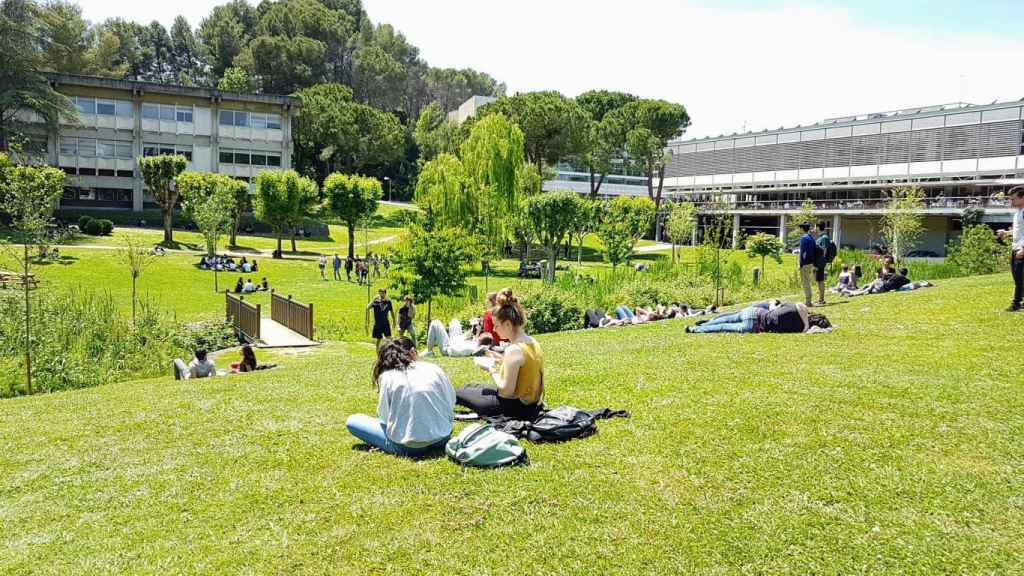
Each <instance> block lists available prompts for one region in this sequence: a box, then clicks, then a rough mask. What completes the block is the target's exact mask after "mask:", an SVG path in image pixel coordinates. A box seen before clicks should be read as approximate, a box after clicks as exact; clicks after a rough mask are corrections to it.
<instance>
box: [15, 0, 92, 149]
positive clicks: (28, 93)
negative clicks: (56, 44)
mask: <svg viewBox="0 0 1024 576" xmlns="http://www.w3.org/2000/svg"><path fill="white" fill-rule="evenodd" d="M45 37H46V36H45V33H44V30H43V29H42V28H41V20H40V19H39V18H38V10H37V8H36V5H35V4H33V3H32V2H30V1H29V0H3V2H2V3H0V54H3V57H2V58H0V150H7V149H8V140H9V138H10V137H11V135H12V134H15V133H17V132H18V131H20V130H21V128H22V123H21V120H20V119H19V116H18V115H19V113H22V112H24V111H31V112H34V113H36V114H38V115H39V116H41V117H42V118H43V120H44V121H46V123H47V124H49V125H51V126H56V124H57V122H58V121H59V120H60V119H61V118H68V119H75V118H77V117H78V116H77V112H76V110H75V108H74V106H72V104H71V101H70V100H68V98H67V97H66V96H64V95H62V94H59V93H58V92H56V91H55V90H54V89H53V88H52V87H51V86H50V83H49V81H48V80H47V79H46V76H45V75H44V74H43V70H44V68H45V63H46V59H45V57H44V55H43V50H42V48H41V42H43V41H44V39H45Z"/></svg>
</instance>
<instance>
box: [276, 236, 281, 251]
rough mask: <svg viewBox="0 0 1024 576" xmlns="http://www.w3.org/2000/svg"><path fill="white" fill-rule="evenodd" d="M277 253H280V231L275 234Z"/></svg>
mask: <svg viewBox="0 0 1024 576" xmlns="http://www.w3.org/2000/svg"><path fill="white" fill-rule="evenodd" d="M277 253H278V254H280V253H281V234H280V232H279V233H278V234H277Z"/></svg>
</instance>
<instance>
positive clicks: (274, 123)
mask: <svg viewBox="0 0 1024 576" xmlns="http://www.w3.org/2000/svg"><path fill="white" fill-rule="evenodd" d="M218 122H220V125H221V126H243V127H244V126H252V127H253V128H261V129H270V130H280V129H281V115H280V114H257V113H255V112H242V111H239V110H221V111H220V118H219V119H218Z"/></svg>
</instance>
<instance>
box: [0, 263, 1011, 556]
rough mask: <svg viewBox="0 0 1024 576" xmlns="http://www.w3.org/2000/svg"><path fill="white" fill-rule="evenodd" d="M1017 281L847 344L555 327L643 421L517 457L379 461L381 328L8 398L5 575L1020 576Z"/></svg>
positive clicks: (956, 293)
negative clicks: (1009, 310) (193, 377)
mask: <svg viewBox="0 0 1024 576" xmlns="http://www.w3.org/2000/svg"><path fill="white" fill-rule="evenodd" d="M1006 285H1007V282H1006V279H1005V278H1003V277H1002V276H993V277H978V278H967V279H957V280H950V281H945V282H942V283H941V284H940V286H939V287H937V288H933V289H930V290H924V291H920V292H915V293H909V294H888V295H882V296H873V297H864V298H860V299H856V300H851V301H850V302H849V303H845V304H842V305H835V306H831V307H828V308H825V309H824V312H825V313H827V314H828V315H829V316H830V317H831V318H832V320H833V321H834V322H835V323H836V324H837V325H838V326H839V329H838V331H837V332H835V333H833V334H830V335H819V336H794V335H745V336H735V335H731V336H730V335H703V336H701V335H687V334H684V333H683V331H682V327H683V323H682V322H665V323H659V324H656V325H649V326H642V327H629V328H623V329H610V330H603V331H592V332H579V333H566V334H557V335H545V336H542V337H541V338H540V341H541V343H542V345H543V346H544V349H545V354H546V359H547V380H548V386H547V390H548V396H547V400H548V402H549V404H552V405H558V404H571V405H574V406H579V407H583V408H596V407H603V406H610V407H613V408H625V409H628V410H630V411H632V412H633V417H632V418H631V419H629V420H612V421H607V422H601V423H600V432H599V434H597V435H596V436H594V437H591V438H589V439H586V440H580V441H573V442H569V443H567V444H561V445H528V446H527V448H528V451H529V454H530V457H531V461H532V464H531V465H530V466H529V467H523V468H515V469H508V470H499V471H481V470H464V469H460V468H458V467H457V466H455V465H454V464H452V463H450V462H448V461H446V460H443V459H437V460H426V461H409V460H401V459H397V458H392V457H389V456H385V455H382V454H379V453H374V452H366V451H365V450H363V449H361V447H360V446H359V445H358V443H357V441H356V440H355V439H353V438H351V437H350V436H348V435H347V433H346V432H345V430H344V427H343V422H344V419H345V417H346V416H348V415H349V414H351V413H353V412H369V413H372V412H373V410H374V409H375V405H376V401H375V391H374V389H373V388H372V386H371V385H370V383H369V373H370V363H371V358H372V350H371V347H369V346H367V345H365V344H335V345H330V346H328V347H325V348H322V349H321V350H319V351H318V352H317V353H315V354H313V355H309V356H305V357H280V358H275V360H276V361H279V362H281V363H283V364H285V366H284V367H283V368H280V369H278V370H274V371H270V372H266V373H257V374H255V375H251V376H245V377H232V378H225V379H216V380H208V381H201V382H197V381H190V382H174V381H171V380H168V379H162V380H148V381H140V382H132V383H126V384H118V385H111V386H104V387H99V388H94V389H89V390H82V391H75V392H69V393H60V394H53V395H47V396H40V397H32V398H19V399H14V400H9V401H5V402H0V448H2V453H3V454H4V457H3V458H2V459H0V524H2V525H3V526H4V530H3V531H2V532H0V572H2V573H5V574H79V573H81V574H85V573H88V574H114V573H126V572H130V573H152V574H158V573H160V574H164V573H176V574H200V573H292V574H322V573H360V574H363V573H394V574H411V573H423V574H512V573H522V572H524V571H526V570H528V571H529V572H530V573H566V574H568V573H580V574H583V573H587V574H591V573H617V574H672V573H715V574H750V573H758V574H808V573H816V574H849V573H878V574H882V573H886V574H890V573H911V574H932V573H971V574H975V573H977V574H983V573H1001V574H1002V573H1013V572H1015V571H1017V570H1019V569H1020V566H1022V565H1024V544H1022V542H1024V528H1022V526H1024V501H1022V500H1021V496H1020V495H1021V494H1022V493H1024V475H1022V474H1021V470H1022V466H1024V445H1022V444H1021V442H1020V438H1021V435H1022V433H1024V394H1022V393H1021V392H1022V389H1021V388H1022V383H1021V378H1020V369H1019V365H1018V363H1017V362H1015V361H1012V359H1013V358H1015V354H1016V349H1017V345H1016V343H1015V339H1016V337H1017V336H1018V335H1019V334H1020V330H1021V326H1022V324H1021V323H1022V322H1024V316H1020V315H1011V314H1004V313H1000V312H998V310H999V309H1000V308H1001V307H1002V306H1003V305H1004V304H1005V300H1006V297H1007V286H1006ZM440 363H441V364H442V365H443V366H444V367H445V368H446V369H447V370H448V371H449V373H450V375H451V377H452V380H453V382H454V383H456V384H457V385H459V384H465V383H469V382H474V381H480V379H481V377H480V374H481V373H480V372H479V371H478V370H477V369H475V368H474V367H473V366H472V363H471V362H470V360H468V359H442V360H441V361H440ZM525 567H528V569H527V568H525Z"/></svg>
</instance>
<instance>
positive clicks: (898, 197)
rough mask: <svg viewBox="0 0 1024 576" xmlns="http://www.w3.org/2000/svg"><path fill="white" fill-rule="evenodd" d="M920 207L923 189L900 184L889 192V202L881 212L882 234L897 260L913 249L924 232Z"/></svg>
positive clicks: (922, 203)
mask: <svg viewBox="0 0 1024 576" xmlns="http://www.w3.org/2000/svg"><path fill="white" fill-rule="evenodd" d="M922 208H924V190H922V189H921V188H919V187H917V186H900V187H897V188H893V189H892V191H890V192H889V202H888V204H886V207H885V212H884V213H883V214H882V236H883V237H884V238H885V242H886V244H888V245H889V253H890V254H892V255H893V257H894V258H896V260H897V261H902V260H903V257H904V256H906V254H907V252H910V251H911V250H913V249H914V246H916V245H917V241H918V240H919V239H920V238H921V234H923V233H924V214H922V212H921V209H922Z"/></svg>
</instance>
